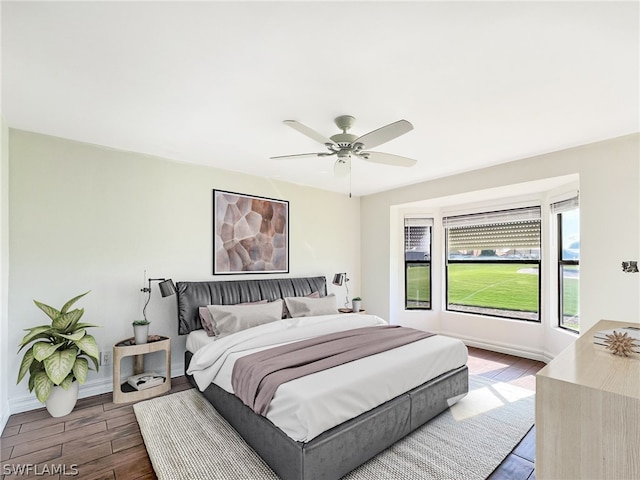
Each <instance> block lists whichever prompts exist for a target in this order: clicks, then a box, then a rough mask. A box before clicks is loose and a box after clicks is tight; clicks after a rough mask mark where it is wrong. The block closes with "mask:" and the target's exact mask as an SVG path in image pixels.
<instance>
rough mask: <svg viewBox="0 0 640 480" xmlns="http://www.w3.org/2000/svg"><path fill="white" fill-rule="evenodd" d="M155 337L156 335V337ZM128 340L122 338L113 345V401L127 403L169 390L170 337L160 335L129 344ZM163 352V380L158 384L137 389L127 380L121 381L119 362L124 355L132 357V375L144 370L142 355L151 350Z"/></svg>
mask: <svg viewBox="0 0 640 480" xmlns="http://www.w3.org/2000/svg"><path fill="white" fill-rule="evenodd" d="M156 338H157V337H156ZM130 343H131V342H130V340H123V341H122V342H119V343H117V344H116V345H114V346H113V403H129V402H139V401H140V400H146V399H148V398H151V397H155V396H156V395H160V394H162V393H166V392H168V391H169V390H171V339H170V338H168V337H160V340H156V341H151V342H149V343H143V344H142V345H135V344H133V345H131V344H130ZM160 351H164V352H165V359H166V364H165V373H164V376H165V380H164V382H163V383H161V384H160V385H156V386H154V387H150V388H147V389H144V390H137V389H135V388H133V387H132V386H131V385H129V383H128V382H124V383H121V381H120V376H121V370H120V369H121V362H122V359H123V358H124V357H130V356H133V357H134V362H133V363H134V372H133V374H134V375H137V374H139V373H143V372H144V355H145V354H147V353H152V352H160Z"/></svg>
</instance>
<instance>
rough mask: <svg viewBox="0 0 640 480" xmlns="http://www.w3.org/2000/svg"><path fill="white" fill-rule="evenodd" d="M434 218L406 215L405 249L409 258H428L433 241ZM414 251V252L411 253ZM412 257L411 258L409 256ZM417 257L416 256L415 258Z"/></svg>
mask: <svg viewBox="0 0 640 480" xmlns="http://www.w3.org/2000/svg"><path fill="white" fill-rule="evenodd" d="M432 226H433V219H432V218H421V217H405V219H404V250H405V252H406V258H405V259H408V260H423V259H424V258H428V256H429V255H428V253H429V251H430V243H431V227H432ZM409 252H413V253H409ZM408 257H411V258H408ZM413 257H415V258H413Z"/></svg>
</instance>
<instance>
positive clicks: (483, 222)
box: [443, 206, 540, 322]
mask: <svg viewBox="0 0 640 480" xmlns="http://www.w3.org/2000/svg"><path fill="white" fill-rule="evenodd" d="M443 223H444V227H445V231H446V242H447V243H446V249H447V270H446V273H447V280H446V283H447V310H451V311H456V312H466V313H475V314H480V315H490V316H496V317H505V318H513V319H518V320H529V321H537V322H539V321H540V314H539V312H540V207H539V206H536V207H527V208H518V209H512V210H502V211H497V212H486V213H478V214H470V215H460V216H455V217H445V218H444V219H443Z"/></svg>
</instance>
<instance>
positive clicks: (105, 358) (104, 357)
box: [100, 351, 111, 367]
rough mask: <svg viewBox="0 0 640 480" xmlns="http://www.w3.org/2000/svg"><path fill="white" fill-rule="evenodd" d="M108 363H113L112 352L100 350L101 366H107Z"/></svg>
mask: <svg viewBox="0 0 640 480" xmlns="http://www.w3.org/2000/svg"><path fill="white" fill-rule="evenodd" d="M108 365H111V352H109V351H104V352H100V366H101V367H106V366H108Z"/></svg>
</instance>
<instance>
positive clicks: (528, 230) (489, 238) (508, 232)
mask: <svg viewBox="0 0 640 480" xmlns="http://www.w3.org/2000/svg"><path fill="white" fill-rule="evenodd" d="M540 215H541V214H540V207H539V206H535V207H527V208H518V209H513V210H502V211H496V212H483V213H476V214H470V215H458V216H454V217H445V218H444V219H443V225H444V227H445V228H446V230H447V245H448V249H449V251H452V250H492V249H518V248H540Z"/></svg>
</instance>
